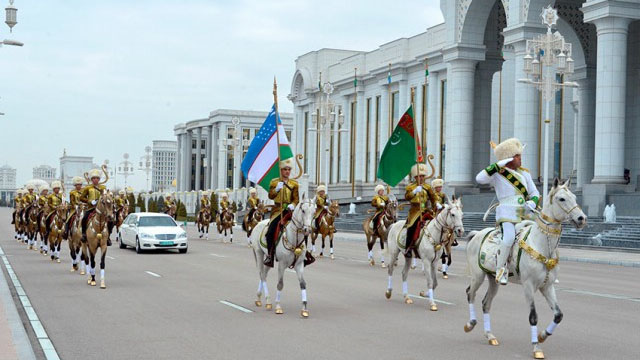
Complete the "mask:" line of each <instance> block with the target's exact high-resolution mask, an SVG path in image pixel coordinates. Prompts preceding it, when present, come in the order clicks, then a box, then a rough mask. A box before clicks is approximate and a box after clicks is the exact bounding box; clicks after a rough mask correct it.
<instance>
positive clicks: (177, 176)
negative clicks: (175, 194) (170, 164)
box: [173, 134, 183, 191]
mask: <svg viewBox="0 0 640 360" xmlns="http://www.w3.org/2000/svg"><path fill="white" fill-rule="evenodd" d="M182 136H183V135H182V134H178V147H177V149H176V170H175V174H173V177H174V179H176V191H181V190H182V178H181V177H180V175H182V171H181V170H182V158H181V156H182Z"/></svg>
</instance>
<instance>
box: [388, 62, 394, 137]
mask: <svg viewBox="0 0 640 360" xmlns="http://www.w3.org/2000/svg"><path fill="white" fill-rule="evenodd" d="M387 89H388V95H387V99H388V101H389V137H391V134H392V133H393V115H392V110H391V109H392V105H393V104H392V103H393V99H392V98H391V63H389V72H388V73H387Z"/></svg>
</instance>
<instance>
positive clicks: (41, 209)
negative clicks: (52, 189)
mask: <svg viewBox="0 0 640 360" xmlns="http://www.w3.org/2000/svg"><path fill="white" fill-rule="evenodd" d="M39 190H40V196H38V199H37V200H36V203H37V206H38V226H40V222H41V221H42V217H43V216H45V215H46V213H47V206H48V205H47V196H49V185H47V184H44V185H42V186H40V189H39Z"/></svg>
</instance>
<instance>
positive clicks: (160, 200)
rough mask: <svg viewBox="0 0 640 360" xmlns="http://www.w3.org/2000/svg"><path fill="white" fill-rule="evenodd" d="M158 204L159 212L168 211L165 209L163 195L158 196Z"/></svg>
mask: <svg viewBox="0 0 640 360" xmlns="http://www.w3.org/2000/svg"><path fill="white" fill-rule="evenodd" d="M156 204H157V208H158V212H165V211H166V210H167V209H165V206H164V197H163V196H162V195H160V196H158V200H157V201H156Z"/></svg>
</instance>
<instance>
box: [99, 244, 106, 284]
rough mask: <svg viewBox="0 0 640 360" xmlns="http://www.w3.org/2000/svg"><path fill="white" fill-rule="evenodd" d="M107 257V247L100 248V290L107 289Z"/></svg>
mask: <svg viewBox="0 0 640 360" xmlns="http://www.w3.org/2000/svg"><path fill="white" fill-rule="evenodd" d="M106 256H107V246H106V245H101V246H100V289H106V288H107V285H105V283H104V265H105V261H104V259H105V257H106Z"/></svg>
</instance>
